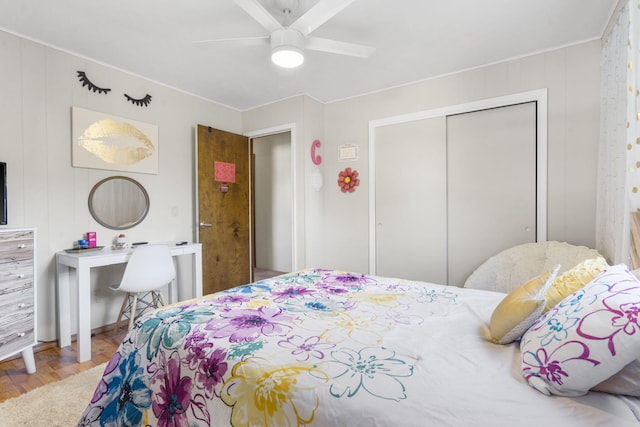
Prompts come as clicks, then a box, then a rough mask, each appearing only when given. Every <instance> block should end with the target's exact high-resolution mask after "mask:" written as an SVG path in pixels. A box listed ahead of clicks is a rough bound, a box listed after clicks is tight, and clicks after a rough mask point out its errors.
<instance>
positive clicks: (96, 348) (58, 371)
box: [0, 325, 127, 402]
mask: <svg viewBox="0 0 640 427" xmlns="http://www.w3.org/2000/svg"><path fill="white" fill-rule="evenodd" d="M126 329H127V327H126V325H125V326H124V328H120V330H119V331H118V334H117V335H113V328H112V326H109V327H105V328H101V331H99V332H97V333H96V335H94V336H93V337H92V338H91V360H90V361H88V362H82V363H78V362H77V352H76V347H77V344H76V342H75V341H74V342H73V343H72V344H71V346H69V347H65V348H59V347H58V345H57V342H52V343H44V344H38V345H37V346H36V350H37V351H36V353H35V361H36V372H35V373H34V374H27V371H26V370H25V367H24V363H23V361H22V357H16V358H11V359H8V360H4V361H2V362H0V402H4V401H5V400H7V399H10V398H12V397H17V396H19V395H21V394H23V393H26V392H28V391H30V390H33V389H34V388H38V387H40V386H43V385H45V384H48V383H52V382H55V381H59V380H61V379H63V378H66V377H70V376H71V375H74V374H77V373H79V372H82V371H85V370H87V369H90V368H93V367H94V366H98V365H100V364H102V363H105V362H107V361H108V360H109V359H110V358H111V356H112V355H113V353H115V351H116V349H117V348H118V345H119V344H120V342H121V341H122V339H123V338H124V336H125V335H126Z"/></svg>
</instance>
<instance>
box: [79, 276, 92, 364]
mask: <svg viewBox="0 0 640 427" xmlns="http://www.w3.org/2000/svg"><path fill="white" fill-rule="evenodd" d="M90 270H91V269H90V268H89V267H80V268H78V274H76V278H77V281H78V283H77V285H78V362H85V361H87V360H91V278H90V274H89V273H90ZM81 284H82V286H80V285H81Z"/></svg>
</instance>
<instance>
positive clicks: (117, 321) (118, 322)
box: [113, 292, 129, 335]
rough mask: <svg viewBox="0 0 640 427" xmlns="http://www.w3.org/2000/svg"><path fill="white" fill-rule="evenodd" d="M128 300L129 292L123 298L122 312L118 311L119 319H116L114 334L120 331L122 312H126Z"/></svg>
mask: <svg viewBox="0 0 640 427" xmlns="http://www.w3.org/2000/svg"><path fill="white" fill-rule="evenodd" d="M127 302H129V293H128V292H127V293H126V294H125V295H124V298H123V299H122V306H121V307H120V313H118V320H116V325H115V327H114V328H113V335H115V334H117V333H118V328H119V327H120V321H121V320H122V313H124V308H125V307H126V306H127Z"/></svg>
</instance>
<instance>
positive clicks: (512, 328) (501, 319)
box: [489, 265, 560, 344]
mask: <svg viewBox="0 0 640 427" xmlns="http://www.w3.org/2000/svg"><path fill="white" fill-rule="evenodd" d="M559 269H560V266H559V265H558V266H557V267H556V268H555V269H554V270H549V271H547V272H545V273H543V274H541V275H540V276H538V277H535V278H533V279H531V280H530V281H528V282H527V283H525V284H524V285H522V286H520V287H519V288H517V289H515V290H513V291H512V292H510V293H509V294H508V295H507V296H506V297H504V299H503V300H502V301H501V302H500V304H498V306H497V307H496V308H495V310H494V311H493V314H492V315H491V321H490V322H489V332H490V334H491V340H492V341H493V342H494V343H497V344H509V343H511V342H513V341H515V340H517V339H518V338H520V337H521V336H522V334H523V333H524V332H525V331H526V330H527V329H529V327H530V326H531V325H533V323H534V322H535V321H536V319H537V318H538V317H540V314H542V310H544V307H545V303H546V300H545V298H544V295H545V293H546V291H547V289H548V288H549V286H550V285H551V283H552V282H553V280H554V279H555V277H556V275H557V274H558V270H559Z"/></svg>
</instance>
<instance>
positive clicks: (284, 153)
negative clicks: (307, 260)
mask: <svg viewBox="0 0 640 427" xmlns="http://www.w3.org/2000/svg"><path fill="white" fill-rule="evenodd" d="M251 147H252V148H251V150H252V151H251V155H252V158H253V162H252V164H253V173H252V177H253V183H252V187H253V191H252V202H253V203H252V205H253V233H252V239H253V244H252V248H253V252H252V255H253V256H252V263H253V280H254V281H258V280H264V279H266V278H269V277H273V276H277V275H279V274H283V273H286V272H290V271H291V270H292V259H293V257H292V224H293V218H292V212H293V200H292V191H291V188H292V177H291V132H282V133H277V134H272V135H267V136H260V137H256V138H253V139H252V144H251Z"/></svg>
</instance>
